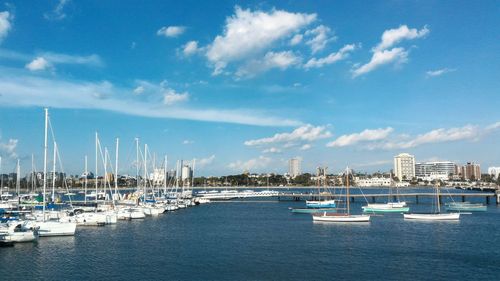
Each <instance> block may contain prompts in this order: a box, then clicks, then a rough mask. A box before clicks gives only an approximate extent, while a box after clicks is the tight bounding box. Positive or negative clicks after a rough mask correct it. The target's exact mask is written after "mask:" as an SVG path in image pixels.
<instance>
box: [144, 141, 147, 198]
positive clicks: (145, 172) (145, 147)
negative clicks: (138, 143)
mask: <svg viewBox="0 0 500 281" xmlns="http://www.w3.org/2000/svg"><path fill="white" fill-rule="evenodd" d="M147 162H148V144H144V180H145V182H144V203H146V187H147V185H148V171H147Z"/></svg>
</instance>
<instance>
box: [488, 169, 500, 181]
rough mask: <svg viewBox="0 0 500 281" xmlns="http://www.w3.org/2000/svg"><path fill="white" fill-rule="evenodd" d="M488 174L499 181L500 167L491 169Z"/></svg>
mask: <svg viewBox="0 0 500 281" xmlns="http://www.w3.org/2000/svg"><path fill="white" fill-rule="evenodd" d="M488 174H489V175H490V176H491V177H492V178H495V179H498V175H500V167H489V168H488Z"/></svg>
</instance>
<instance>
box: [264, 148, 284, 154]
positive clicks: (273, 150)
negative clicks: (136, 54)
mask: <svg viewBox="0 0 500 281" xmlns="http://www.w3.org/2000/svg"><path fill="white" fill-rule="evenodd" d="M262 153H281V149H279V148H276V147H270V148H267V149H264V150H263V151H262Z"/></svg>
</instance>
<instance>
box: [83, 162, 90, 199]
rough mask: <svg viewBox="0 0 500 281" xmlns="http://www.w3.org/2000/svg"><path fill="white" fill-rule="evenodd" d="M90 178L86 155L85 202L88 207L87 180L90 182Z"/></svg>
mask: <svg viewBox="0 0 500 281" xmlns="http://www.w3.org/2000/svg"><path fill="white" fill-rule="evenodd" d="M88 177H89V172H88V170H87V155H85V183H84V189H85V190H84V196H83V197H84V199H83V200H84V202H85V205H87V180H88Z"/></svg>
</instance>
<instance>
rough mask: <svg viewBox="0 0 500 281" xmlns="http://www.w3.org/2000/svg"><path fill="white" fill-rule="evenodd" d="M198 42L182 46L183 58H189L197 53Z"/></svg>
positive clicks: (190, 42)
mask: <svg viewBox="0 0 500 281" xmlns="http://www.w3.org/2000/svg"><path fill="white" fill-rule="evenodd" d="M198 50H199V48H198V42H196V41H189V42H187V43H186V45H184V46H183V49H182V53H183V54H184V55H185V56H190V55H193V54H195V53H196V52H198Z"/></svg>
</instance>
